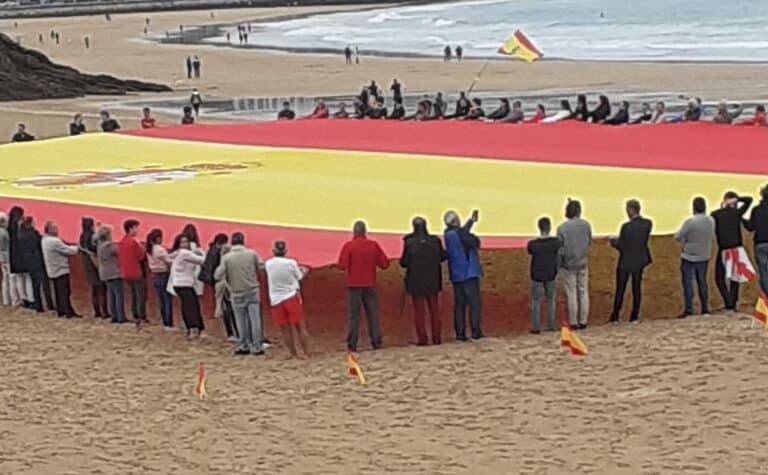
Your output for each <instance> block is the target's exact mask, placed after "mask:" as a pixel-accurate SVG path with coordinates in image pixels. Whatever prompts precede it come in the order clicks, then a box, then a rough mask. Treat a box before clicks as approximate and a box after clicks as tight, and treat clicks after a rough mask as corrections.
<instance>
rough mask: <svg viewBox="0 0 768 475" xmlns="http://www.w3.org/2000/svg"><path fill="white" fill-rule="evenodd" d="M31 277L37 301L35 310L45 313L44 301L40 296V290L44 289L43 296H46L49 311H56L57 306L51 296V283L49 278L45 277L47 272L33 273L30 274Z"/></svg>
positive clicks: (33, 292) (33, 293)
mask: <svg viewBox="0 0 768 475" xmlns="http://www.w3.org/2000/svg"><path fill="white" fill-rule="evenodd" d="M29 276H30V278H31V279H32V295H33V296H34V299H35V309H36V310H37V311H38V312H43V311H44V310H45V309H44V308H43V299H42V296H41V295H40V290H41V289H42V291H43V296H45V304H46V308H48V310H54V309H55V308H56V305H54V303H53V296H52V295H51V283H50V282H49V281H48V276H47V275H45V271H42V270H40V271H32V272H30V273H29Z"/></svg>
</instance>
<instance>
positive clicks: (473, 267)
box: [443, 210, 483, 341]
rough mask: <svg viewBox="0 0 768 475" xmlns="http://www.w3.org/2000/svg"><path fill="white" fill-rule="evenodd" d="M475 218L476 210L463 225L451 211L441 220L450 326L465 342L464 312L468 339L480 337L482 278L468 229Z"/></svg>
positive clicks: (473, 237) (477, 243) (473, 238)
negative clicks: (450, 298)
mask: <svg viewBox="0 0 768 475" xmlns="http://www.w3.org/2000/svg"><path fill="white" fill-rule="evenodd" d="M478 219H479V213H478V210H474V211H473V212H472V216H471V217H470V218H469V219H468V220H467V222H466V223H465V224H464V226H462V225H461V220H460V219H459V215H458V214H456V212H455V211H448V212H447V213H445V216H444V217H443V221H444V222H445V225H446V229H445V233H444V235H443V240H444V241H445V251H446V254H447V256H448V271H449V274H450V278H451V283H452V284H453V326H454V330H455V332H456V340H457V341H467V335H466V330H465V325H466V313H467V310H469V325H470V328H471V330H472V339H473V340H479V339H481V338H483V330H482V325H481V324H482V315H481V297H480V278H481V277H482V276H483V270H482V268H481V266H480V256H479V255H478V251H479V250H480V239H479V238H478V237H477V236H476V235H474V234H472V226H474V224H475V223H476V222H477V221H478Z"/></svg>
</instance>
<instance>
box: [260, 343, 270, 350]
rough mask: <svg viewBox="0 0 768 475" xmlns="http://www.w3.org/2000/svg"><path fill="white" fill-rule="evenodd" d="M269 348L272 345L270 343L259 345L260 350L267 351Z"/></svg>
mask: <svg viewBox="0 0 768 475" xmlns="http://www.w3.org/2000/svg"><path fill="white" fill-rule="evenodd" d="M270 348H272V344H271V343H262V344H261V349H262V350H268V349H270Z"/></svg>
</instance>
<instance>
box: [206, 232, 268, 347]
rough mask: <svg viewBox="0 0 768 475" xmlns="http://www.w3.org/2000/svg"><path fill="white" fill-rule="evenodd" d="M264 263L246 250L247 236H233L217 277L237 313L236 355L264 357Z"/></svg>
mask: <svg viewBox="0 0 768 475" xmlns="http://www.w3.org/2000/svg"><path fill="white" fill-rule="evenodd" d="M263 269H264V263H263V262H262V260H261V258H260V257H259V255H258V254H256V252H254V251H252V250H251V249H248V248H246V247H245V236H244V235H243V233H234V234H232V248H231V250H230V251H229V252H228V253H226V254H224V256H223V257H222V258H221V264H219V267H218V268H217V269H216V272H215V273H214V278H215V280H217V281H224V282H225V283H226V285H227V288H228V289H229V293H230V296H231V300H232V309H233V310H234V312H235V321H236V326H237V331H238V334H239V337H240V345H239V347H238V348H237V350H235V354H236V355H248V354H251V355H255V356H260V355H263V354H264V328H263V323H262V322H263V319H262V315H261V297H260V287H259V271H261V270H263Z"/></svg>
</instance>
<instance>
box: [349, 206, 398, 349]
mask: <svg viewBox="0 0 768 475" xmlns="http://www.w3.org/2000/svg"><path fill="white" fill-rule="evenodd" d="M352 232H353V236H354V237H353V238H352V240H350V241H347V242H346V243H345V244H344V246H343V247H342V248H341V253H340V254H339V269H341V270H344V271H346V274H347V279H346V282H347V350H348V351H353V352H354V351H357V339H358V332H359V325H360V307H364V308H365V315H366V317H367V318H368V333H369V336H370V338H371V347H373V349H374V350H378V349H379V348H381V346H382V336H381V328H380V326H379V300H378V294H377V292H376V269H377V268H379V269H386V268H387V267H389V260H388V259H387V255H386V254H384V251H383V250H382V249H381V246H379V243H377V242H376V241H374V240H372V239H368V238H367V237H366V225H365V223H364V222H363V221H357V222H355V224H354V226H353V230H352Z"/></svg>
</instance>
